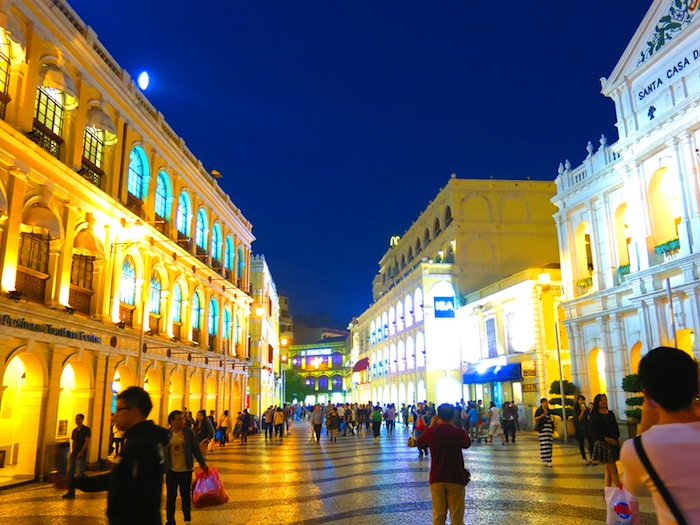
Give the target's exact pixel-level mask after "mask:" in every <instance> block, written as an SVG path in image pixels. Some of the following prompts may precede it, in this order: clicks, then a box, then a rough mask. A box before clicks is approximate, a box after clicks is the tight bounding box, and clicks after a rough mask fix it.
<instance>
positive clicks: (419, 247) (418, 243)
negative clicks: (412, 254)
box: [416, 239, 423, 255]
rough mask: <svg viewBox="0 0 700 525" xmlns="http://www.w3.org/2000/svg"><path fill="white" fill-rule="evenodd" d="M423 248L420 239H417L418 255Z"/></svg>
mask: <svg viewBox="0 0 700 525" xmlns="http://www.w3.org/2000/svg"><path fill="white" fill-rule="evenodd" d="M422 249H423V248H422V247H421V245H420V239H416V255H418V254H419V253H420V251H421V250H422Z"/></svg>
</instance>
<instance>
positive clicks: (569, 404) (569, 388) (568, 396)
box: [549, 379, 576, 419]
mask: <svg viewBox="0 0 700 525" xmlns="http://www.w3.org/2000/svg"><path fill="white" fill-rule="evenodd" d="M562 382H563V383H564V402H565V404H566V418H563V417H562V406H561V405H562V403H561V391H560V386H559V380H557V381H553V382H552V385H551V386H550V387H549V393H550V394H559V396H560V397H553V398H551V399H550V400H549V404H550V405H552V406H553V407H556V406H558V407H559V408H552V412H554V413H555V414H557V415H558V416H559V417H562V419H568V417H569V416H572V415H573V414H574V395H575V394H576V385H574V384H573V383H572V382H570V381H567V380H566V379H564V381H562Z"/></svg>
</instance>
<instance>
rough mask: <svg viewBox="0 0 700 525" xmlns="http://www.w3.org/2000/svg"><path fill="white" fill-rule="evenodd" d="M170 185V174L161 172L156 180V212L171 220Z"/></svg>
mask: <svg viewBox="0 0 700 525" xmlns="http://www.w3.org/2000/svg"><path fill="white" fill-rule="evenodd" d="M169 202H170V184H169V181H168V174H167V173H165V172H164V171H161V172H160V173H159V174H158V179H157V180H156V197H155V212H156V215H158V216H159V217H163V218H164V219H165V220H168V221H169V220H170V206H169Z"/></svg>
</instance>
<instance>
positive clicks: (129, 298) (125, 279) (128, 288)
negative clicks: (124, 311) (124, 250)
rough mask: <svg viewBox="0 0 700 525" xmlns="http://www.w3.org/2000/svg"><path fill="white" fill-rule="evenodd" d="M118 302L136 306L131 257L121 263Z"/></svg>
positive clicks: (134, 274) (134, 276)
mask: <svg viewBox="0 0 700 525" xmlns="http://www.w3.org/2000/svg"><path fill="white" fill-rule="evenodd" d="M119 300H120V301H121V302H122V303H124V304H129V305H131V306H134V305H135V304H136V268H135V267H134V261H133V260H132V259H131V257H126V258H125V259H124V262H123V263H122V276H121V279H120V281H119Z"/></svg>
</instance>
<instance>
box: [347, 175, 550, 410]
mask: <svg viewBox="0 0 700 525" xmlns="http://www.w3.org/2000/svg"><path fill="white" fill-rule="evenodd" d="M554 193H555V187H554V184H553V183H551V182H535V181H529V180H524V181H522V180H521V181H505V180H470V179H458V178H457V177H456V176H455V175H453V176H452V177H451V178H450V180H449V182H448V183H447V185H446V186H445V187H444V188H443V189H441V190H440V192H439V193H438V195H437V196H436V197H435V198H434V199H433V200H432V202H430V204H429V205H428V207H427V208H426V209H425V210H424V211H423V212H422V213H421V214H420V216H419V217H418V218H417V219H416V221H415V222H414V223H413V224H412V225H411V227H410V228H409V229H408V230H407V231H406V232H405V233H404V234H403V236H396V237H393V238H392V239H391V241H390V247H389V250H388V251H387V252H386V253H385V254H384V256H383V257H382V259H381V261H380V263H379V265H380V269H379V273H378V274H377V275H376V277H375V278H374V282H373V296H374V303H373V304H372V305H371V306H370V307H369V308H368V309H367V310H366V311H365V312H364V313H362V314H361V315H360V316H359V317H358V320H357V323H356V324H353V325H352V326H353V330H356V331H357V333H358V334H359V352H358V353H359V355H358V359H359V360H358V363H359V364H358V365H357V367H356V368H357V370H355V372H358V374H357V375H355V376H354V377H355V378H356V380H357V381H361V383H359V384H358V385H357V386H356V387H355V389H354V392H357V394H356V395H357V398H358V399H357V400H358V401H361V402H366V401H368V400H371V401H379V402H381V403H395V404H397V406H400V404H402V403H407V404H408V403H414V402H416V401H422V400H426V399H427V400H428V401H433V402H436V403H439V402H453V403H454V402H456V401H459V399H461V398H462V397H464V396H465V389H464V388H463V383H462V381H463V377H462V373H463V364H464V363H465V359H464V356H463V355H462V354H461V350H460V338H461V336H460V332H461V330H463V327H461V326H460V325H459V323H457V322H456V319H455V310H456V309H457V308H459V307H460V306H462V305H463V304H464V303H465V296H466V294H469V293H471V292H473V291H476V290H478V289H480V288H482V287H484V286H486V285H489V284H492V283H494V282H496V281H499V280H500V279H503V278H504V277H506V276H508V275H512V274H515V273H517V272H520V271H522V270H524V269H526V268H532V267H540V268H543V267H546V266H548V265H550V264H551V263H556V262H557V261H558V247H557V238H556V228H555V225H554V221H553V220H552V214H553V213H554V212H555V208H554V206H553V205H552V203H551V202H550V199H551V198H552V197H553V196H554ZM362 359H367V361H362ZM361 369H362V370H361ZM366 369H369V377H370V381H369V383H367V380H366V378H365V379H362V378H363V377H364V376H362V374H360V373H359V372H363V371H364V370H366ZM366 375H367V373H365V376H366ZM358 378H359V379H358Z"/></svg>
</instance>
